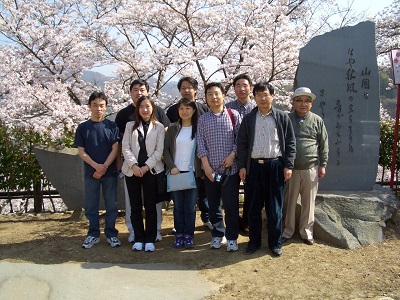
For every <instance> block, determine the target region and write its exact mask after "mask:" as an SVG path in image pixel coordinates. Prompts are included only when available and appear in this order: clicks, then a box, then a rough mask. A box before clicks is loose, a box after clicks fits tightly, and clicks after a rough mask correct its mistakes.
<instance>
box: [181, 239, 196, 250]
mask: <svg viewBox="0 0 400 300" xmlns="http://www.w3.org/2000/svg"><path fill="white" fill-rule="evenodd" d="M183 243H184V245H185V248H186V249H189V248H193V247H194V243H193V239H192V238H191V237H190V236H185V238H184V240H183Z"/></svg>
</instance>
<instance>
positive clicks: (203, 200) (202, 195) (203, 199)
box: [196, 177, 208, 223]
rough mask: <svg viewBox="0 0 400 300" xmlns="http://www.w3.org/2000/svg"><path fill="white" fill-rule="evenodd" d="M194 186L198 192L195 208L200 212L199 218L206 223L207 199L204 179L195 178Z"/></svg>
mask: <svg viewBox="0 0 400 300" xmlns="http://www.w3.org/2000/svg"><path fill="white" fill-rule="evenodd" d="M196 185H197V191H198V197H197V206H198V208H199V210H200V218H201V220H202V221H203V223H206V222H208V199H207V195H206V188H205V184H204V179H202V178H200V177H196Z"/></svg>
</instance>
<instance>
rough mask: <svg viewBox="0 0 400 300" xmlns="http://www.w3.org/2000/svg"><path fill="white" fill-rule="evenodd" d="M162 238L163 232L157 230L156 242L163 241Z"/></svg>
mask: <svg viewBox="0 0 400 300" xmlns="http://www.w3.org/2000/svg"><path fill="white" fill-rule="evenodd" d="M161 240H162V235H161V233H160V232H159V231H158V230H157V235H156V242H161Z"/></svg>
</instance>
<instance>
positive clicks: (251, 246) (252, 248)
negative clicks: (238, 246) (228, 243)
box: [246, 243, 260, 255]
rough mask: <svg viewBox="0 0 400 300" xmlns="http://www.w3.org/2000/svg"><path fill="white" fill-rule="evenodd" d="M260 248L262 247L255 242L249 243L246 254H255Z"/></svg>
mask: <svg viewBox="0 0 400 300" xmlns="http://www.w3.org/2000/svg"><path fill="white" fill-rule="evenodd" d="M258 249H260V246H257V245H255V244H251V243H248V244H247V248H246V254H247V255H249V254H253V253H254V252H256V251H257V250H258Z"/></svg>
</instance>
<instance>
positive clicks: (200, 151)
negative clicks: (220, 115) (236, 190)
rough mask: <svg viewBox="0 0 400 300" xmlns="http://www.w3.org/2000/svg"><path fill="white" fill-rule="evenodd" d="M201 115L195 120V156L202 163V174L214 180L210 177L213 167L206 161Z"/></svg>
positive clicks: (206, 154) (206, 152)
mask: <svg viewBox="0 0 400 300" xmlns="http://www.w3.org/2000/svg"><path fill="white" fill-rule="evenodd" d="M203 120H204V118H203V117H200V118H199V120H198V122H197V135H196V136H197V157H198V158H200V160H201V163H202V165H203V170H204V174H205V175H206V176H207V178H208V179H209V180H210V181H211V182H214V178H213V177H212V173H213V171H214V170H213V169H212V168H211V166H210V163H209V161H208V151H207V147H206V141H205V138H204V132H203V131H204V128H203V127H204V124H203Z"/></svg>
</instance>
